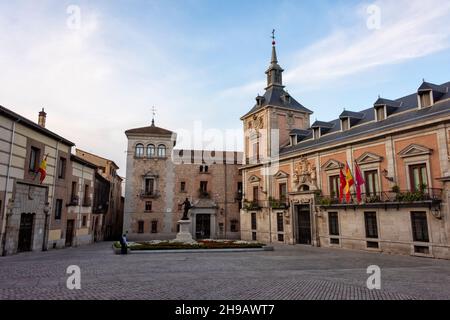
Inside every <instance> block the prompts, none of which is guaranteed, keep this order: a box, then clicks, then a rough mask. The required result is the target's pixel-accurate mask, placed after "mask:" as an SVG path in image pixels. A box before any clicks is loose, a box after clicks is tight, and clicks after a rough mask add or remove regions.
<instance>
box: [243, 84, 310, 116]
mask: <svg viewBox="0 0 450 320" xmlns="http://www.w3.org/2000/svg"><path fill="white" fill-rule="evenodd" d="M284 95H289V94H288V93H287V92H286V91H285V90H284V89H283V87H281V86H276V85H273V86H271V87H269V88H267V90H266V92H265V93H264V96H263V98H264V99H263V101H262V103H261V104H260V105H258V104H255V106H254V107H253V108H252V109H251V110H250V111H249V112H247V113H246V114H245V115H244V116H243V117H242V118H241V119H243V118H245V117H247V116H248V115H250V114H252V113H254V112H256V111H258V110H261V109H263V108H265V107H267V106H273V107H281V108H285V109H290V110H293V111H301V112H305V113H310V114H311V113H313V112H312V111H311V110H309V109H307V108H305V107H304V106H303V105H301V104H300V103H299V102H298V101H297V100H295V99H294V98H293V97H290V101H289V102H287V101H286V100H285V99H283V96H284Z"/></svg>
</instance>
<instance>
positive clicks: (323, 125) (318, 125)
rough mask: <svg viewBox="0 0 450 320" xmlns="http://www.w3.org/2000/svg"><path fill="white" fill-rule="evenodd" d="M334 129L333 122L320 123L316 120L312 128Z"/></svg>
mask: <svg viewBox="0 0 450 320" xmlns="http://www.w3.org/2000/svg"><path fill="white" fill-rule="evenodd" d="M333 127H334V124H333V123H331V122H325V121H318V120H316V121H315V122H314V123H313V124H312V125H311V128H312V129H315V128H323V129H331V128H333Z"/></svg>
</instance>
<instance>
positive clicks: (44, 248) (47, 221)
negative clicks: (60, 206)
mask: <svg viewBox="0 0 450 320" xmlns="http://www.w3.org/2000/svg"><path fill="white" fill-rule="evenodd" d="M59 142H60V141H56V156H55V172H54V174H53V190H52V203H53V208H52V209H54V208H56V199H55V190H56V177H57V176H58V163H59V161H58V153H59ZM49 211H51V209H50V210H49ZM49 211H48V212H49ZM48 212H47V213H45V224H44V240H43V244H42V251H47V250H48V243H47V242H48V233H49V232H50V221H51V219H49V218H50V215H49V214H48Z"/></svg>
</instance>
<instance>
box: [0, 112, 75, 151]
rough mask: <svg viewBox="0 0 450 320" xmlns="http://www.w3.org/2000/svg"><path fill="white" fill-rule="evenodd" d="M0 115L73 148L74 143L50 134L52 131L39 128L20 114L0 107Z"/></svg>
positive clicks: (52, 133)
mask: <svg viewBox="0 0 450 320" xmlns="http://www.w3.org/2000/svg"><path fill="white" fill-rule="evenodd" d="M0 115H2V116H5V117H7V118H9V119H12V120H13V121H17V122H19V123H20V124H23V125H24V126H26V127H28V128H30V129H33V130H35V131H37V132H39V133H42V134H43V135H45V136H47V137H50V138H52V139H55V140H58V141H60V142H62V143H64V144H66V145H68V146H70V147H73V146H75V143H73V142H71V141H69V140H67V139H65V138H63V137H61V136H59V135H57V134H56V133H54V132H52V131H50V130H48V129H46V128H44V127H41V126H40V125H38V124H37V123H35V122H33V121H31V120H29V119H27V118H25V117H23V116H21V115H20V114H17V113H15V112H13V111H11V110H9V109H7V108H5V107H3V106H0Z"/></svg>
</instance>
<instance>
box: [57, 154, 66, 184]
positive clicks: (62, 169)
mask: <svg viewBox="0 0 450 320" xmlns="http://www.w3.org/2000/svg"><path fill="white" fill-rule="evenodd" d="M65 177H66V158H63V157H61V158H59V165H58V178H59V179H64V178H65Z"/></svg>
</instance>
